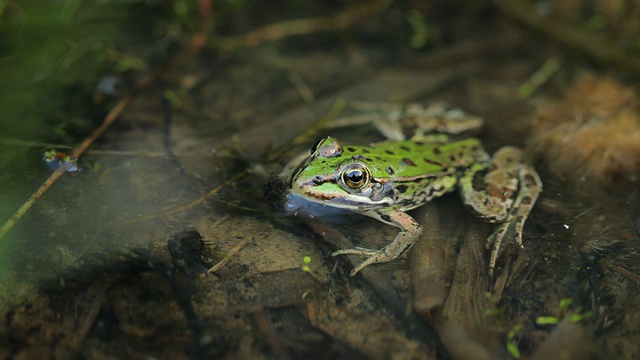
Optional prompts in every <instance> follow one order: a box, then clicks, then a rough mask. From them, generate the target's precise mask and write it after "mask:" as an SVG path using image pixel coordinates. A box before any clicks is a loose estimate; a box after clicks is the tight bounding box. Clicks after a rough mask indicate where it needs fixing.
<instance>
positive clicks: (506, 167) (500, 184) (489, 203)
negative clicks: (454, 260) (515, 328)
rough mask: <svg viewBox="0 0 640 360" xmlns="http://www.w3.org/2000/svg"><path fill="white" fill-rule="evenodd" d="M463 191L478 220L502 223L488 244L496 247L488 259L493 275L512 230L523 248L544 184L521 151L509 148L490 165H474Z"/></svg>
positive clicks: (502, 149)
mask: <svg viewBox="0 0 640 360" xmlns="http://www.w3.org/2000/svg"><path fill="white" fill-rule="evenodd" d="M460 191H461V194H462V197H463V200H464V203H465V205H467V207H469V208H471V209H472V210H473V211H474V212H475V213H476V214H477V215H478V216H479V217H481V218H483V219H485V220H486V221H488V222H491V223H502V224H501V225H500V226H499V227H498V229H496V231H495V232H494V233H493V234H492V235H491V236H490V237H489V239H487V244H490V243H493V244H494V246H493V250H492V252H491V257H490V259H489V273H490V274H491V273H492V272H493V269H494V267H495V264H496V260H497V258H498V255H499V254H500V251H501V249H502V242H503V239H504V237H505V235H506V234H507V232H508V231H509V230H510V229H513V232H514V235H515V241H516V243H517V244H518V246H520V247H521V248H523V247H524V246H523V243H522V230H523V228H524V223H525V221H526V220H527V217H528V216H529V213H530V212H531V209H532V208H533V205H534V204H535V202H536V199H537V198H538V195H539V194H540V192H541V191H542V182H541V181H540V177H539V176H538V173H537V172H536V171H535V169H534V168H533V167H532V166H531V165H529V164H528V163H527V162H526V161H524V159H523V156H522V150H520V149H518V148H514V147H509V146H506V147H503V148H501V149H499V150H498V151H497V152H496V154H495V155H494V157H493V159H492V160H491V163H489V164H487V163H483V162H479V163H478V164H476V165H474V166H472V167H471V168H470V169H469V170H468V171H467V172H466V173H465V175H464V176H463V177H462V178H461V180H460Z"/></svg>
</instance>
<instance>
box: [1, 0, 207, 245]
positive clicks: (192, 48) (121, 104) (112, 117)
mask: <svg viewBox="0 0 640 360" xmlns="http://www.w3.org/2000/svg"><path fill="white" fill-rule="evenodd" d="M207 3H210V0H202V1H200V5H201V10H202V11H201V13H202V15H203V19H204V21H203V26H202V29H201V30H200V31H199V32H198V33H196V34H194V35H193V37H192V38H191V43H190V44H189V47H188V48H187V49H185V51H183V52H182V53H180V54H178V55H177V56H176V57H174V58H173V59H171V60H169V61H168V62H167V63H166V64H164V66H161V67H159V68H158V69H156V70H155V71H153V72H152V73H150V74H148V75H147V76H146V77H144V78H143V79H142V80H140V82H138V84H136V86H135V88H134V89H133V91H132V92H131V94H129V95H127V96H125V97H124V98H122V99H120V101H118V103H117V104H116V105H115V106H114V107H113V109H111V111H109V113H108V114H107V116H106V117H105V118H104V120H103V122H102V124H101V125H100V127H98V128H97V129H95V130H94V131H93V133H91V135H89V136H88V137H86V138H85V139H84V140H83V141H82V142H81V143H80V144H79V145H78V146H77V147H76V149H75V151H74V152H73V153H72V154H71V158H72V159H77V158H78V157H80V155H82V154H83V153H84V152H85V151H86V150H87V149H88V148H89V146H91V144H93V143H94V142H95V141H96V140H97V139H98V138H99V137H100V136H101V135H102V133H104V132H105V130H107V128H109V126H111V124H113V122H114V121H116V120H117V119H118V118H119V117H120V115H122V112H123V111H124V110H125V109H126V108H127V106H128V105H129V104H130V103H131V102H132V101H133V100H134V99H135V98H136V97H137V96H138V94H140V93H141V92H142V91H144V90H146V89H147V88H148V87H149V86H150V85H151V84H152V83H153V82H154V81H155V80H157V79H158V77H160V75H162V74H163V73H165V72H166V71H167V70H169V69H171V68H174V67H176V66H177V65H179V64H181V63H183V62H184V61H185V60H187V59H189V58H190V57H191V56H193V54H195V53H196V52H198V51H199V50H200V49H201V48H202V47H203V46H204V45H206V43H207V39H208V37H209V36H208V34H209V28H210V18H211V16H210V15H211V14H210V13H209V12H210V10H211V9H210V8H207V7H206V4H207ZM65 172H66V168H65V167H60V168H58V169H57V170H56V171H54V172H53V173H52V174H51V176H49V178H48V179H47V180H45V182H44V183H43V184H42V185H41V186H40V187H39V188H38V190H36V192H34V193H33V194H32V195H31V196H30V197H29V199H27V201H25V202H24V204H22V206H20V208H18V210H16V212H15V213H14V214H13V215H11V217H10V218H9V220H7V221H6V222H5V223H4V224H3V225H2V227H1V228H0V240H2V239H3V238H4V236H5V235H7V233H8V232H9V230H11V229H12V228H13V226H14V225H15V224H16V223H17V222H18V221H19V220H20V219H21V218H22V217H23V216H24V214H26V213H27V211H29V209H30V208H31V207H32V206H33V205H34V204H35V203H36V202H37V201H38V200H39V199H40V197H42V195H44V193H46V192H47V190H49V188H50V187H51V186H52V185H53V184H54V183H55V182H56V181H57V180H58V179H59V178H60V177H61V176H62V175H63V174H64V173H65Z"/></svg>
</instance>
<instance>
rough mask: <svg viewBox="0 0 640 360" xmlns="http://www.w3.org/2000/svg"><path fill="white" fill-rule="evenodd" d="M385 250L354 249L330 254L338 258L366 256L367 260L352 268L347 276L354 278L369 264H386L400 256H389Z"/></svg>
mask: <svg viewBox="0 0 640 360" xmlns="http://www.w3.org/2000/svg"><path fill="white" fill-rule="evenodd" d="M385 249H386V247H385V248H383V249H382V250H373V249H365V248H360V247H357V248H354V249H344V250H338V251H334V252H333V253H331V256H339V255H359V256H366V257H367V259H365V260H364V261H363V262H361V263H360V264H358V266H356V267H355V268H353V270H351V272H350V273H349V275H351V276H355V275H356V274H357V273H358V272H359V271H360V270H362V269H364V268H365V267H367V266H369V265H371V264H378V263H384V262H388V261H391V260H393V259H395V258H397V257H398V256H399V255H400V254H390V253H389V252H387V251H385Z"/></svg>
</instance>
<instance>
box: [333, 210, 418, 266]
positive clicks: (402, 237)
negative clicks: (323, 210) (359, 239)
mask: <svg viewBox="0 0 640 360" xmlns="http://www.w3.org/2000/svg"><path fill="white" fill-rule="evenodd" d="M363 214H364V215H368V216H371V217H373V218H376V219H378V220H380V221H382V222H385V223H387V224H389V225H393V226H395V227H398V228H400V229H401V230H402V231H400V232H399V233H398V235H396V237H395V239H393V241H392V242H391V243H389V244H388V245H387V246H385V247H383V248H382V249H380V250H373V249H364V248H355V249H345V250H338V251H335V252H333V253H332V254H331V256H338V255H360V256H367V259H365V260H364V261H363V262H361V263H360V264H358V266H356V267H355V268H354V269H353V270H351V276H355V275H356V274H357V273H358V272H359V271H360V270H362V269H364V268H365V267H367V266H369V265H371V264H377V263H384V262H388V261H391V260H394V259H396V258H398V257H399V256H401V255H402V254H404V253H405V252H406V251H408V250H409V249H411V247H412V246H413V244H415V243H416V241H418V239H420V236H422V227H420V224H418V222H417V221H415V220H414V219H413V218H412V217H411V216H409V215H407V213H405V212H404V211H401V210H392V209H378V210H370V211H367V212H363Z"/></svg>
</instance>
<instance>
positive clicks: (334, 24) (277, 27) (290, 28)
mask: <svg viewBox="0 0 640 360" xmlns="http://www.w3.org/2000/svg"><path fill="white" fill-rule="evenodd" d="M389 3H390V0H376V1H373V2H371V3H367V4H364V5H360V6H354V7H353V8H351V9H348V10H346V11H344V12H341V13H339V14H336V15H331V16H323V17H316V18H310V19H297V20H290V21H283V22H279V23H275V24H271V25H267V26H264V27H261V28H259V29H256V30H254V31H250V32H248V33H246V34H242V35H237V36H230V37H225V38H217V39H213V40H212V45H213V46H215V47H218V48H220V49H222V50H227V51H228V50H234V49H237V48H242V47H251V46H256V45H258V44H261V43H263V42H267V41H274V40H278V39H282V38H285V37H289V36H292V35H307V34H312V33H316V32H320V31H331V30H336V29H345V28H348V27H351V26H353V25H355V24H357V23H359V22H361V21H363V20H365V19H367V18H370V17H372V16H373V15H375V14H379V13H381V12H382V11H383V10H384V9H386V8H387V6H389Z"/></svg>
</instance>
